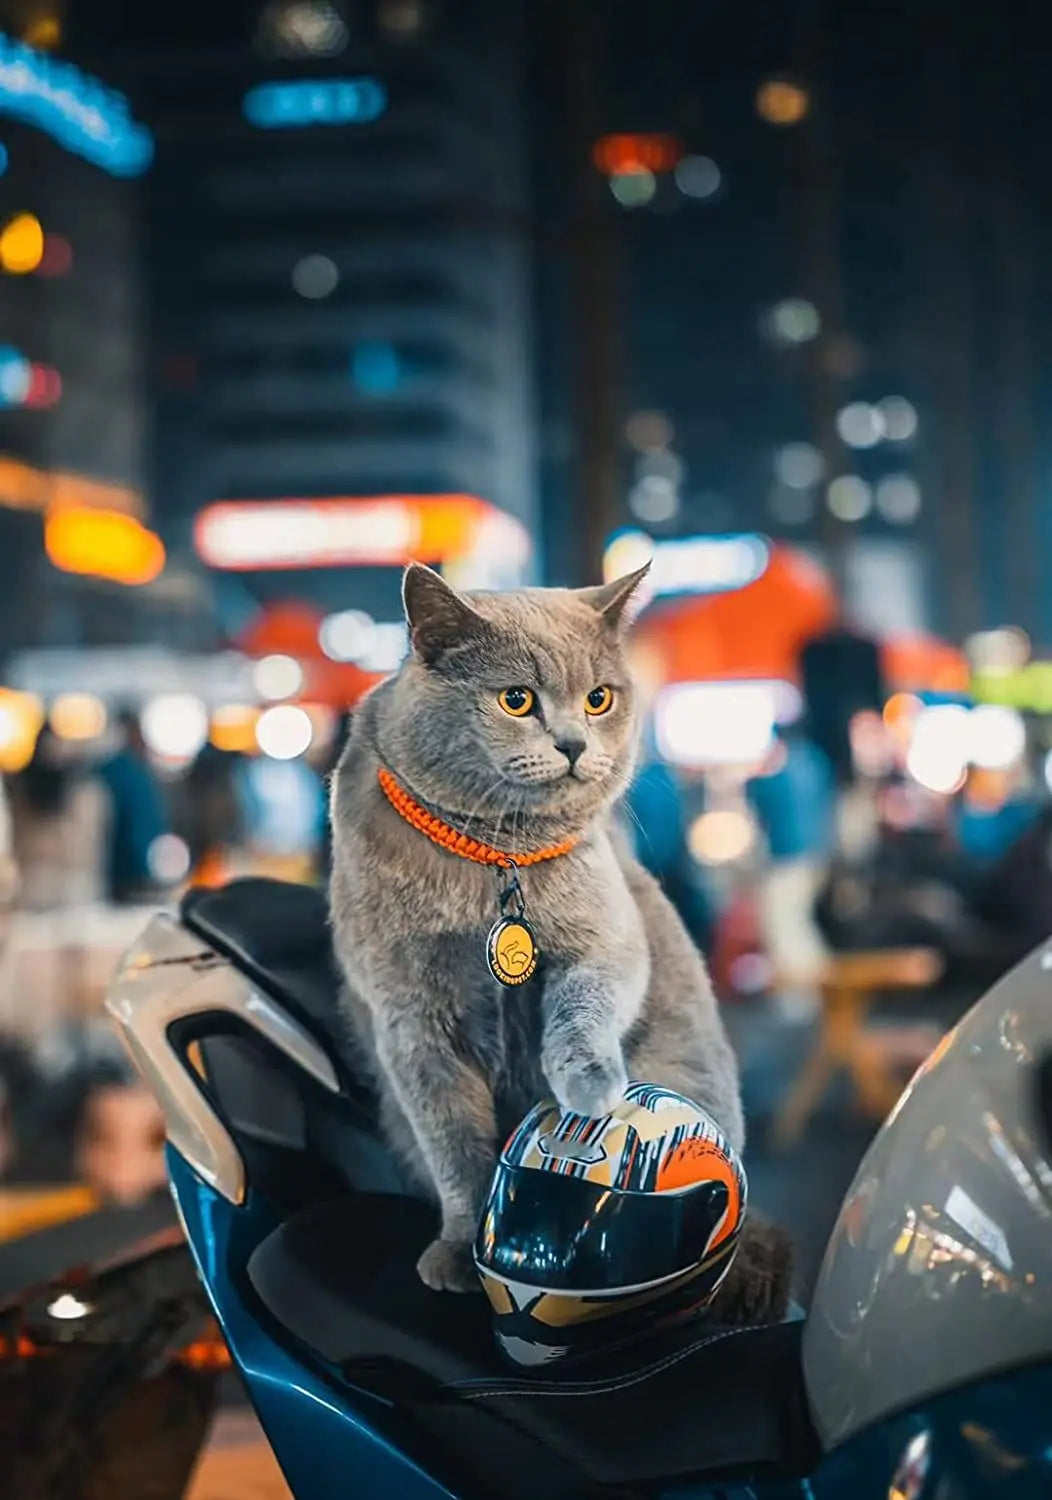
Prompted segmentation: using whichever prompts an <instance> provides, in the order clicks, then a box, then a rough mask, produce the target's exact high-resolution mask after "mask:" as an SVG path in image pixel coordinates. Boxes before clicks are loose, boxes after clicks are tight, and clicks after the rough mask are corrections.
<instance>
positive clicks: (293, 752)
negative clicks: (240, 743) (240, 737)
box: [256, 703, 314, 760]
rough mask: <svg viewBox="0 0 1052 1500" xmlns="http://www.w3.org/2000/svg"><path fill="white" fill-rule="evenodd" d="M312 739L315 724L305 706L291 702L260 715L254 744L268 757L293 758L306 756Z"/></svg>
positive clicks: (274, 758) (277, 758) (275, 758)
mask: <svg viewBox="0 0 1052 1500" xmlns="http://www.w3.org/2000/svg"><path fill="white" fill-rule="evenodd" d="M313 738H314V725H313V724H312V723H311V717H310V714H308V713H307V711H306V709H303V708H298V707H297V706H296V705H295V704H294V703H279V704H277V705H276V706H275V707H274V708H268V709H267V710H266V711H265V712H264V713H261V714H260V716H259V722H258V723H257V725H256V743H257V744H258V746H259V748H260V749H261V750H262V752H263V754H264V755H269V756H270V758H271V760H295V759H296V757H297V756H299V755H305V754H306V753H307V751H308V750H309V749H310V747H311V741H312V740H313Z"/></svg>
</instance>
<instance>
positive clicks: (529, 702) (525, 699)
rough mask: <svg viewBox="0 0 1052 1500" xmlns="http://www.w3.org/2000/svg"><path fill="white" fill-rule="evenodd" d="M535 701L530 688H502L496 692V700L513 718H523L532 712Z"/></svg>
mask: <svg viewBox="0 0 1052 1500" xmlns="http://www.w3.org/2000/svg"><path fill="white" fill-rule="evenodd" d="M535 701H536V700H535V698H534V696H533V693H532V691H531V689H530V688H526V687H510V688H504V689H503V691H502V692H499V693H498V694H497V702H498V703H499V704H500V706H501V708H502V709H503V710H504V712H505V713H506V714H511V716H512V718H513V719H524V718H525V717H526V715H527V714H528V713H531V712H532V710H533V705H534V703H535Z"/></svg>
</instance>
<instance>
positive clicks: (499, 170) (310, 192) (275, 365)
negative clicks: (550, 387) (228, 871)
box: [84, 0, 535, 623]
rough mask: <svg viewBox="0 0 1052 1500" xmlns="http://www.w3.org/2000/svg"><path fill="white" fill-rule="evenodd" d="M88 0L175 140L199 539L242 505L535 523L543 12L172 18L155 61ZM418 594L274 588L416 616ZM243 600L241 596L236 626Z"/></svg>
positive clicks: (182, 489)
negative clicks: (534, 29)
mask: <svg viewBox="0 0 1052 1500" xmlns="http://www.w3.org/2000/svg"><path fill="white" fill-rule="evenodd" d="M84 9H85V12H86V13H88V14H93V13H94V14H95V16H96V34H97V36H98V37H99V39H100V43H101V40H102V39H103V37H105V42H106V46H107V49H108V51H109V52H110V55H111V57H113V58H114V59H115V63H114V65H115V66H117V67H118V68H119V70H120V73H121V76H126V77H127V78H129V79H130V80H132V81H133V86H134V89H135V93H136V98H137V100H138V101H140V103H141V107H142V109H143V110H144V111H145V113H146V114H147V116H148V118H149V119H150V120H151V122H152V124H153V126H154V128H155V130H156V132H157V136H158V150H157V159H156V166H155V168H154V170H153V172H152V174H151V176H150V179H149V182H148V185H147V197H146V204H147V206H146V221H147V226H148V249H149V256H148V259H149V265H150V304H151V309H152V320H153V333H154V338H153V343H154V352H155V363H154V371H153V387H154V396H155V408H156V428H155V440H154V448H153V462H152V467H151V484H150V488H151V493H152V494H153V496H154V499H155V502H156V505H157V509H158V513H159V515H160V516H161V517H162V518H163V523H164V527H165V530H166V534H167V535H168V536H170V537H171V538H172V540H173V542H174V543H175V545H176V546H177V547H178V546H183V547H186V546H188V544H189V538H190V533H191V527H192V522H193V519H194V516H195V514H196V513H197V512H198V511H199V510H200V509H201V508H202V507H203V506H205V505H207V504H208V503H210V502H214V501H219V500H239V499H253V500H259V499H262V500H268V499H274V500H276V499H288V498H311V497H313V498H323V497H324V498H330V497H331V498H337V497H359V496H361V497H369V496H389V495H429V494H447V493H452V494H468V495H477V496H482V497H484V498H485V499H486V500H488V501H490V502H492V503H494V504H496V505H497V506H499V507H501V508H503V509H505V510H506V511H508V512H510V513H511V514H512V515H513V516H515V517H517V518H519V519H520V520H521V521H523V522H524V523H525V524H526V526H527V527H529V528H531V529H532V527H533V525H534V523H535V514H534V505H535V500H534V489H535V481H534V475H533V456H532V446H533V438H532V420H531V405H532V396H531V389H532V386H531V368H530V348H529V342H530V337H531V326H530V314H529V262H528V255H527V250H526V240H525V237H524V223H523V214H524V206H525V205H524V190H525V183H524V175H523V152H524V116H523V100H522V92H521V84H520V79H519V71H520V61H519V56H520V52H521V47H520V45H519V24H520V19H521V17H520V14H519V7H518V6H515V5H502V6H488V5H486V4H484V3H482V0H479V3H477V4H472V5H464V4H458V5H453V6H441V5H437V4H434V3H431V0H411V3H410V0H397V3H395V0H377V3H375V4H369V5H365V4H355V5H338V4H335V3H333V4H329V3H324V4H323V3H314V0H311V3H307V0H285V3H282V0H272V3H269V4H265V5H256V6H249V7H244V6H242V7H227V8H223V7H217V8H216V14H215V15H214V16H209V15H208V14H207V12H198V11H194V12H193V13H192V14H191V13H189V12H187V13H185V14H183V13H175V12H174V11H172V10H170V9H169V8H165V9H164V14H163V15H161V14H158V15H157V16H156V17H154V18H153V19H152V20H151V21H149V22H147V23H146V24H145V25H144V26H143V27H142V28H137V30H138V32H139V44H138V45H137V47H136V48H135V49H134V51H132V52H129V51H127V50H125V49H123V48H118V46H117V43H118V35H117V32H118V23H117V21H116V19H115V18H116V8H115V7H112V6H110V7H107V6H105V5H95V6H92V5H90V4H86V5H85V6H84ZM235 10H236V12H237V15H236V22H235V21H234V18H233V11H235ZM119 24H120V25H123V21H121V22H120V23H119ZM397 583H398V574H397V570H396V569H394V568H390V569H383V570H370V569H368V568H361V569H357V570H356V571H355V573H354V575H353V587H352V585H351V580H350V575H348V573H347V572H346V570H345V569H344V568H342V567H334V568H324V567H323V568H320V569H318V570H317V571H313V572H311V573H310V574H309V576H308V575H305V574H302V573H299V572H295V571H294V572H289V571H288V570H287V569H282V570H281V571H276V572H274V573H267V572H266V571H261V572H260V573H258V574H254V575H253V576H252V578H251V579H250V580H249V588H250V591H251V595H252V597H253V599H254V600H260V599H267V598H269V597H282V598H285V597H296V596H301V597H302V596H307V597H310V598H311V599H312V600H314V601H315V602H317V603H318V604H320V605H322V606H323V607H328V608H338V607H340V606H347V605H348V604H352V603H353V604H354V605H356V606H357V607H360V608H364V609H366V610H369V611H372V612H374V613H377V614H379V615H380V617H381V618H386V619H392V620H393V619H395V618H397V609H398V594H397ZM242 597H243V595H242V594H241V593H240V592H239V588H238V586H235V585H234V584H232V583H229V582H228V583H227V584H225V585H220V587H219V590H218V600H219V606H220V613H221V615H224V619H225V620H226V622H227V623H229V621H230V620H231V619H234V618H235V617H236V613H237V604H238V600H239V599H240V598H242ZM224 606H225V607H226V610H225V614H224Z"/></svg>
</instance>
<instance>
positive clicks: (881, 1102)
mask: <svg viewBox="0 0 1052 1500" xmlns="http://www.w3.org/2000/svg"><path fill="white" fill-rule="evenodd" d="M941 971H942V961H941V959H940V958H939V955H938V954H937V953H935V952H934V951H933V950H932V949H930V948H888V949H876V950H874V951H873V952H872V953H842V954H839V955H837V956H836V957H834V958H832V959H830V962H829V967H828V969H827V971H826V973H825V975H824V977H823V978H822V981H821V983H820V986H819V988H820V992H821V996H822V1014H821V1019H820V1021H819V1027H818V1035H817V1037H816V1038H815V1043H814V1046H813V1047H812V1049H811V1052H810V1054H809V1055H808V1057H807V1058H806V1060H805V1062H804V1064H803V1066H802V1067H801V1069H800V1071H799V1073H797V1075H796V1077H795V1079H794V1080H793V1082H792V1084H791V1085H790V1087H789V1090H788V1092H787V1094H786V1096H785V1098H784V1099H783V1101H782V1103H781V1106H780V1107H779V1109H778V1112H777V1114H776V1115H775V1118H774V1123H773V1125H772V1127H771V1141H772V1144H773V1145H775V1146H777V1147H779V1148H780V1149H782V1150H784V1149H786V1148H787V1147H789V1146H792V1145H794V1144H795V1143H796V1142H797V1141H798V1140H799V1139H800V1137H801V1135H802V1134H803V1132H804V1130H805V1129H806V1127H807V1125H808V1122H809V1121H810V1119H811V1116H812V1115H813V1114H814V1112H815V1110H816V1109H817V1108H818V1106H819V1104H820V1103H821V1102H822V1099H823V1098H824V1096H825V1092H826V1090H827V1089H828V1087H829V1084H830V1082H831V1081H832V1079H833V1076H834V1075H835V1074H836V1072H837V1071H838V1070H839V1069H841V1068H844V1069H846V1070H847V1072H848V1073H849V1074H850V1075H851V1079H852V1082H853V1083H854V1086H855V1090H856V1092H857V1094H858V1098H859V1100H860V1102H861V1104H862V1106H863V1108H864V1109H866V1110H867V1112H868V1113H870V1114H872V1115H875V1116H876V1117H877V1118H878V1119H883V1117H884V1115H886V1114H887V1112H888V1110H889V1109H890V1108H891V1106H892V1105H893V1104H894V1102H895V1100H896V1099H897V1098H898V1096H899V1094H900V1093H901V1088H900V1086H899V1084H898V1082H897V1081H896V1078H895V1075H894V1072H893V1071H892V1057H891V1052H892V1049H891V1048H889V1047H888V1046H887V1045H886V1044H885V1043H884V1042H882V1040H881V1038H880V1036H879V1034H878V1033H875V1032H872V1031H867V1029H866V1020H867V1018H868V1015H869V1008H870V1006H871V1005H872V1003H873V1000H874V999H875V997H876V996H877V995H878V994H880V993H881V992H882V991H884V990H902V989H926V988H927V987H928V986H929V985H931V984H933V983H934V982H935V980H936V979H938V977H939V974H940V973H941ZM924 1036H925V1039H928V1038H929V1037H930V1038H931V1039H932V1045H934V1042H935V1041H937V1040H938V1035H937V1033H934V1032H929V1031H927V1030H926V1031H925V1033H924ZM898 1040H899V1044H900V1045H901V1037H900V1038H899V1039H898Z"/></svg>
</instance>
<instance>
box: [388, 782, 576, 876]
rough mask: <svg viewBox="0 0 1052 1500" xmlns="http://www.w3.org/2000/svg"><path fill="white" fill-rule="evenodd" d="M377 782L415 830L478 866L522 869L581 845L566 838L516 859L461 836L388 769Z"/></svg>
mask: <svg viewBox="0 0 1052 1500" xmlns="http://www.w3.org/2000/svg"><path fill="white" fill-rule="evenodd" d="M376 779H377V781H379V783H380V789H381V791H382V792H383V794H384V796H385V797H386V798H387V800H388V802H390V804H391V806H392V807H393V808H394V810H395V812H396V813H397V814H398V816H399V817H400V818H404V819H405V821H406V822H407V823H408V824H409V826H410V827H411V828H415V829H416V830H417V832H418V833H422V834H423V835H424V837H425V838H429V839H430V840H431V842H432V843H433V844H437V845H438V847H439V848H440V849H445V850H446V851H447V852H448V853H449V854H457V855H459V856H460V858H461V859H470V860H473V861H474V862H475V864H477V865H500V866H502V867H503V868H505V869H508V868H509V867H510V866H511V865H513V864H514V865H518V866H520V867H522V866H525V865H539V864H541V862H542V861H543V860H546V859H558V857H559V855H560V854H569V852H570V850H571V849H573V848H574V847H575V846H576V845H577V842H578V840H577V839H576V838H569V839H563V841H562V843H561V844H549V845H548V847H547V848H546V849H535V850H534V851H533V852H532V853H530V854H516V855H515V857H514V859H513V858H512V856H511V855H510V854H504V853H503V852H502V851H501V850H500V849H494V847H493V845H492V844H484V843H482V842H481V841H480V840H479V839H472V838H468V836H467V834H466V833H458V832H457V831H456V829H455V828H450V826H449V824H448V823H443V821H442V819H441V818H436V817H435V815H434V813H429V812H428V811H427V809H426V808H424V807H421V806H420V803H419V802H417V801H415V800H414V798H412V797H411V796H410V795H409V793H408V792H407V791H406V790H405V788H404V787H402V786H399V785H398V782H397V781H396V780H395V778H394V777H393V776H392V775H391V773H390V771H388V770H387V769H386V767H384V766H381V767H380V768H379V770H378V771H377V773H376Z"/></svg>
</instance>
